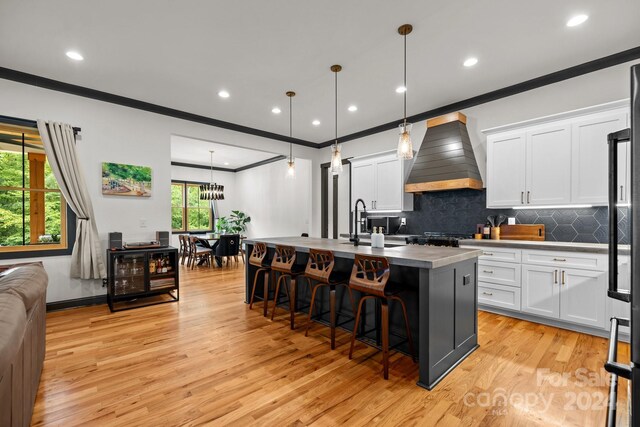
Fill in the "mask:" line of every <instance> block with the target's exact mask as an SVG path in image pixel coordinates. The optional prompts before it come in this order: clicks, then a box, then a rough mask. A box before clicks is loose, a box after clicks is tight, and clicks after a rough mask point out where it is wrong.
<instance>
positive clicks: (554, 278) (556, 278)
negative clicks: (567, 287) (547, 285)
mask: <svg viewBox="0 0 640 427" xmlns="http://www.w3.org/2000/svg"><path fill="white" fill-rule="evenodd" d="M553 283H554V284H556V285H557V284H558V270H553Z"/></svg>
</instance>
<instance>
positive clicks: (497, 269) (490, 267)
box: [478, 259, 521, 288]
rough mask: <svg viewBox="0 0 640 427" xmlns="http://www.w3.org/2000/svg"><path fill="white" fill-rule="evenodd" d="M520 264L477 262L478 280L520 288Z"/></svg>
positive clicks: (482, 260)
mask: <svg viewBox="0 0 640 427" xmlns="http://www.w3.org/2000/svg"><path fill="white" fill-rule="evenodd" d="M520 277H521V268H520V264H515V263H508V262H494V261H485V260H484V259H481V260H480V261H479V262H478V280H480V281H483V282H489V283H494V284H498V285H505V286H516V287H518V288H519V287H520Z"/></svg>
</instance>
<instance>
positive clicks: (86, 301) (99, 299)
mask: <svg viewBox="0 0 640 427" xmlns="http://www.w3.org/2000/svg"><path fill="white" fill-rule="evenodd" d="M106 303H107V294H103V295H96V296H93V297H85V298H76V299H68V300H63V301H54V302H48V303H47V311H58V310H66V309H69V308H76V307H88V306H90V305H102V304H106Z"/></svg>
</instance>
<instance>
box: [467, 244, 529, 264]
mask: <svg viewBox="0 0 640 427" xmlns="http://www.w3.org/2000/svg"><path fill="white" fill-rule="evenodd" d="M465 247H466V248H469V249H480V250H481V251H482V255H480V256H479V257H478V259H480V260H485V261H501V262H516V263H519V262H520V260H521V259H522V250H521V249H511V248H488V247H477V246H465Z"/></svg>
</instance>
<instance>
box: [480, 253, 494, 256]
mask: <svg viewBox="0 0 640 427" xmlns="http://www.w3.org/2000/svg"><path fill="white" fill-rule="evenodd" d="M482 255H490V256H493V254H492V253H491V252H482Z"/></svg>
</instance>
